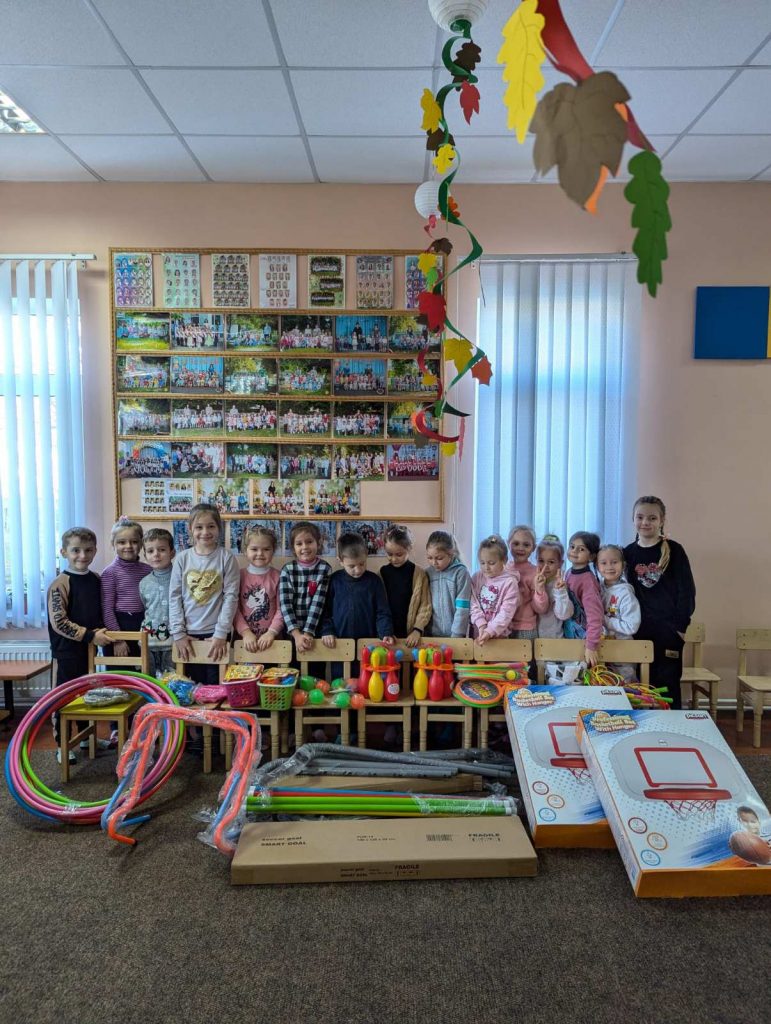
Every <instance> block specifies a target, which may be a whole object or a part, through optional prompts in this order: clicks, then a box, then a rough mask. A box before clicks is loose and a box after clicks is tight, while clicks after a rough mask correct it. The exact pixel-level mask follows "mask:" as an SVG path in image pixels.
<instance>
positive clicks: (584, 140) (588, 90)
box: [531, 71, 629, 206]
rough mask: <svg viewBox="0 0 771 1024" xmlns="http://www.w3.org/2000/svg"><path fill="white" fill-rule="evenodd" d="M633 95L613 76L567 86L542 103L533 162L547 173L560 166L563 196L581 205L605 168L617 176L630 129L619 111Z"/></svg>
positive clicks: (533, 125)
mask: <svg viewBox="0 0 771 1024" xmlns="http://www.w3.org/2000/svg"><path fill="white" fill-rule="evenodd" d="M628 99H629V93H628V92H627V91H626V89H625V88H624V86H623V85H622V84H621V82H619V80H618V79H617V78H616V76H615V75H614V74H613V73H612V72H610V71H601V72H600V73H599V74H598V75H592V76H591V77H590V78H586V79H584V81H583V82H579V84H578V85H569V84H567V83H566V82H562V83H561V84H560V85H557V86H555V87H554V88H553V89H552V90H551V91H550V92H547V93H546V95H545V96H544V97H543V98H542V99H541V101H540V103H539V104H538V106H537V107H536V110H535V114H534V116H533V120H532V123H531V128H532V130H533V131H534V132H535V136H536V139H535V146H534V148H533V159H534V161H535V166H536V170H538V171H540V173H541V174H546V173H547V171H549V170H551V168H552V167H554V165H555V164H556V165H557V169H558V172H559V182H560V185H561V187H562V189H563V191H564V192H565V193H566V194H567V195H568V196H569V197H570V198H571V199H573V200H574V201H575V202H577V203H578V205H579V206H583V205H584V204H585V203H586V201H587V200H588V199H589V197H590V196H591V195H592V193H593V192H594V190H595V188H596V186H597V182H598V180H599V177H600V169H601V168H602V167H607V168H608V170H609V171H610V173H611V174H615V173H616V171H617V170H618V165H619V163H620V161H621V154H622V151H623V149H624V143H625V142H626V135H627V124H626V121H625V120H624V118H623V117H622V116H621V114H619V112H618V110H617V109H616V104H617V103H625V102H626V101H627V100H628Z"/></svg>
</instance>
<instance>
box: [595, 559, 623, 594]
mask: <svg viewBox="0 0 771 1024" xmlns="http://www.w3.org/2000/svg"><path fill="white" fill-rule="evenodd" d="M597 568H598V569H599V570H600V576H602V578H603V579H604V580H605V582H606V583H607V584H608V585H609V586H610V584H611V583H618V581H619V580H620V579H621V573H622V572H623V571H624V562H623V560H622V559H621V557H620V555H619V553H618V552H617V551H601V552H600V553H599V555H598V556H597Z"/></svg>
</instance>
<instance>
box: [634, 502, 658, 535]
mask: <svg viewBox="0 0 771 1024" xmlns="http://www.w3.org/2000/svg"><path fill="white" fill-rule="evenodd" d="M634 528H635V530H636V531H637V533H638V534H639V536H640V540H643V541H650V542H655V541H657V540H658V539H659V537H660V536H661V535H662V533H663V530H664V520H663V518H662V516H661V509H660V508H659V507H658V505H649V504H647V503H646V502H643V503H642V504H641V505H636V506H635V510H634Z"/></svg>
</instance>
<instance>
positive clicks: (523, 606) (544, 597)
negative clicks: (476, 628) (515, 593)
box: [506, 561, 549, 633]
mask: <svg viewBox="0 0 771 1024" xmlns="http://www.w3.org/2000/svg"><path fill="white" fill-rule="evenodd" d="M506 564H507V565H509V566H511V568H512V569H514V570H515V572H517V573H519V608H518V609H517V614H516V615H515V616H514V619H513V621H512V623H511V628H510V630H509V633H513V632H515V630H520V629H527V630H533V629H535V628H536V627H537V625H538V616H539V615H543V613H544V612H545V611H547V609H548V607H549V595H548V593H547V592H546V590H544V592H543V594H536V592H535V582H534V581H535V578H536V576H537V575H538V566H537V565H533V563H532V562H514V561H510V562H507V563H506Z"/></svg>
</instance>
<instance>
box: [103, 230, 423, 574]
mask: <svg viewBox="0 0 771 1024" xmlns="http://www.w3.org/2000/svg"><path fill="white" fill-rule="evenodd" d="M418 255H419V252H417V251H415V252H412V251H404V250H375V249H371V250H366V251H363V250H362V251H351V250H349V251H347V252H343V251H341V250H340V249H334V250H332V249H329V250H326V249H314V250H312V251H310V250H304V249H281V248H277V249H271V250H270V251H267V250H264V249H243V248H239V249H231V250H228V249H227V248H217V249H188V248H175V249H168V250H161V249H155V248H144V249H140V248H136V247H132V248H111V249H110V270H111V278H110V335H111V339H112V341H111V344H112V375H113V380H112V384H113V387H112V394H113V431H114V453H115V463H114V465H115V487H116V495H117V514H118V515H121V514H124V515H128V516H131V517H132V518H136V519H138V520H139V521H141V522H143V523H144V522H146V523H147V524H148V525H150V524H152V523H153V522H154V521H160V520H163V521H169V520H171V521H172V524H173V527H174V533H175V535H176V540H177V542H178V545H179V544H181V545H182V546H184V545H185V544H186V542H187V537H186V527H187V522H186V520H187V513H188V511H189V509H190V508H191V506H192V505H193V504H195V503H196V502H200V501H206V502H210V503H212V504H214V505H216V506H217V508H218V509H219V510H220V512H221V514H222V516H223V518H224V519H225V520H227V521H228V524H229V529H228V533H229V538H230V543H231V545H232V546H233V547H234V548H237V546H238V540H239V538H240V535H241V533H242V532H243V528H244V527H245V525H246V524H247V523H251V522H257V521H259V522H260V523H268V524H269V525H270V526H271V528H273V529H274V531H275V532H276V533H277V536H278V538H279V547H280V549H282V550H283V551H284V552H285V553H288V552H287V550H286V549H287V545H288V533H289V528H288V526H287V524H289V525H291V523H292V522H294V521H297V520H299V519H311V520H314V521H317V522H318V525H319V526H320V528H321V529H322V532H323V534H324V537H325V542H326V544H325V547H326V549H327V550H330V547H331V548H332V549H333V548H334V539H335V537H336V535H337V533H338V532H342V531H343V530H348V529H354V530H357V531H358V532H361V533H362V534H363V535H364V536H365V537H366V538H367V542H368V548H369V550H370V554H381V553H382V534H383V533H384V532H385V529H386V528H387V526H388V525H389V523H390V522H391V521H399V522H439V521H441V520H442V509H443V479H442V456H441V453H440V451H439V446H438V444H437V443H435V442H432V441H430V440H427V439H425V438H422V437H421V436H420V435H419V434H417V433H416V432H415V430H414V427H413V425H412V422H411V418H410V417H411V414H412V413H413V412H414V411H415V410H417V409H419V408H421V407H424V406H426V405H428V404H430V403H431V402H432V401H434V400H435V399H436V397H437V394H438V389H439V387H440V386H441V385H440V381H441V374H442V363H441V341H442V337H441V335H440V334H438V333H429V331H428V329H427V328H426V327H425V326H424V325H422V324H420V323H419V322H418V309H417V305H418V295H419V294H420V292H421V291H422V290H424V288H425V279H424V277H423V274H422V273H421V271H420V270H419V268H418V265H417V259H418ZM427 420H428V422H429V425H430V426H437V425H436V424H434V423H431V421H430V419H428V417H427Z"/></svg>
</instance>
